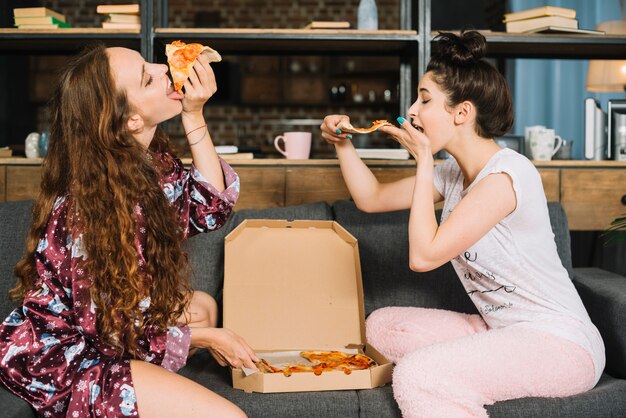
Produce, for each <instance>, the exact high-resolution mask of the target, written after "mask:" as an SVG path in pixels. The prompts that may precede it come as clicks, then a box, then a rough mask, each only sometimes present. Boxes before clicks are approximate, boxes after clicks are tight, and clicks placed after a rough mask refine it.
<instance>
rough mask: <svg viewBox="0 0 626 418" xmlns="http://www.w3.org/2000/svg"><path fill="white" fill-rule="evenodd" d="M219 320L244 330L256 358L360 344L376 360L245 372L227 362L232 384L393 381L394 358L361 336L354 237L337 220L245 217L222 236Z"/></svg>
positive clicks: (282, 387) (284, 387) (323, 385)
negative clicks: (347, 368)
mask: <svg viewBox="0 0 626 418" xmlns="http://www.w3.org/2000/svg"><path fill="white" fill-rule="evenodd" d="M224 327H226V328H229V329H231V330H233V331H234V332H236V333H237V334H239V335H240V336H242V337H243V338H244V339H245V340H246V341H247V342H248V344H250V346H251V347H252V348H253V349H254V350H255V352H256V353H257V355H258V356H260V357H261V358H270V359H271V358H272V356H273V355H278V356H281V355H282V354H289V353H284V352H292V353H294V352H295V353H296V354H299V352H300V351H306V350H320V351H333V350H336V351H343V352H346V353H349V354H354V353H355V352H357V351H358V352H360V353H363V354H366V355H367V356H369V357H370V358H372V359H373V360H375V361H376V362H377V363H378V365H377V366H373V367H371V368H369V369H365V370H353V371H352V372H351V373H350V374H346V373H344V372H343V371H338V370H334V371H324V372H322V374H321V375H315V374H314V373H311V372H304V373H293V374H291V375H290V376H285V375H284V374H283V373H260V372H257V373H252V374H248V375H247V374H246V372H244V370H242V369H232V377H233V387H234V388H236V389H243V390H244V391H246V392H261V393H271V392H301V391H320V390H339V389H369V388H374V387H377V386H383V385H385V384H386V383H388V382H390V381H391V374H392V367H393V365H392V364H391V363H390V362H389V361H388V360H387V359H385V358H384V357H383V356H382V355H381V354H380V353H378V352H376V350H375V349H374V348H373V347H371V346H368V345H367V344H366V341H365V310H364V306H363V287H362V282H361V266H360V262H359V249H358V246H357V240H356V238H354V237H353V236H352V235H350V233H349V232H348V231H346V230H345V229H344V228H343V227H341V226H340V225H339V224H338V223H337V222H333V221H286V220H246V221H244V222H243V223H242V224H241V225H239V226H238V227H237V228H235V229H234V230H233V231H232V232H231V233H230V234H229V235H228V236H226V243H225V262H224ZM301 360H302V359H301ZM270 363H271V360H270ZM248 372H249V371H248Z"/></svg>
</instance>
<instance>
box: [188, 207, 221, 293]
mask: <svg viewBox="0 0 626 418" xmlns="http://www.w3.org/2000/svg"><path fill="white" fill-rule="evenodd" d="M231 223H232V217H231V218H229V219H228V221H226V224H224V225H223V226H222V227H221V228H220V229H217V230H215V231H211V232H206V233H202V234H198V235H194V236H193V237H191V238H189V239H188V240H187V241H185V251H187V255H188V259H189V273H190V276H191V277H190V279H191V287H192V288H193V289H195V290H202V291H204V292H207V293H208V294H210V295H213V296H214V297H219V295H220V293H221V291H222V284H223V280H224V237H225V236H226V235H227V234H228V232H229V225H230V224H231Z"/></svg>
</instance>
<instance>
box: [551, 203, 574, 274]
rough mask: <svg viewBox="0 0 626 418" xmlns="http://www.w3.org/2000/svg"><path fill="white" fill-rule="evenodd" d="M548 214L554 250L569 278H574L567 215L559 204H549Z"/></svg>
mask: <svg viewBox="0 0 626 418" xmlns="http://www.w3.org/2000/svg"><path fill="white" fill-rule="evenodd" d="M548 214H549V215H550V224H551V225H552V232H553V233H554V241H555V242H556V250H557V252H558V253H559V257H560V258H561V263H563V267H565V268H566V269H567V272H568V273H569V277H574V269H573V267H572V246H571V239H570V234H569V224H568V223H567V215H566V214H565V210H564V209H563V206H561V204H560V203H556V202H549V203H548Z"/></svg>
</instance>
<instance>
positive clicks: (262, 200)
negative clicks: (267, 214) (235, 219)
mask: <svg viewBox="0 0 626 418" xmlns="http://www.w3.org/2000/svg"><path fill="white" fill-rule="evenodd" d="M235 171H236V172H237V174H239V181H240V182H241V192H240V194H239V199H238V200H237V203H236V204H235V210H241V209H264V208H275V207H279V206H284V205H285V169H284V168H282V167H277V168H274V167H258V168H257V167H235Z"/></svg>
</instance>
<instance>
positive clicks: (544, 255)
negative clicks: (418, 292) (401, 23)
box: [321, 31, 605, 417]
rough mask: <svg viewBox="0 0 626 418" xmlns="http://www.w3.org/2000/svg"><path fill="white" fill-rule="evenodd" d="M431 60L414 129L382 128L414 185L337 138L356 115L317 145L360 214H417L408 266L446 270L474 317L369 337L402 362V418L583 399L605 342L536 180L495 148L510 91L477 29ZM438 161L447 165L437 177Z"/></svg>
mask: <svg viewBox="0 0 626 418" xmlns="http://www.w3.org/2000/svg"><path fill="white" fill-rule="evenodd" d="M433 51H434V53H433V56H432V58H431V60H430V62H429V64H428V67H427V69H426V73H425V74H424V76H423V77H422V79H421V80H420V82H419V86H418V92H417V96H418V97H417V100H416V101H415V103H413V105H411V107H410V108H409V111H408V115H409V119H408V120H406V119H405V118H403V117H399V118H398V122H399V124H400V125H401V126H400V128H397V127H394V126H385V127H382V128H380V130H382V131H384V132H386V133H387V134H389V135H390V136H392V137H393V138H394V139H395V140H397V141H398V142H399V143H400V144H401V145H402V146H403V147H404V148H406V149H407V150H408V151H409V153H410V154H411V155H412V156H413V157H414V158H415V160H416V162H417V167H416V172H415V176H412V177H409V178H406V179H402V180H399V181H396V182H393V183H388V184H380V183H378V181H377V179H376V177H374V175H373V174H372V172H371V171H370V170H369V168H368V167H367V166H366V165H365V164H364V163H363V162H362V161H361V159H360V158H359V157H358V155H357V153H356V151H355V149H354V147H353V145H352V144H351V143H350V141H349V139H350V138H351V137H350V136H349V135H346V134H344V133H342V132H341V131H340V130H339V129H338V128H337V125H339V124H340V122H347V121H349V118H348V117H347V116H344V115H331V116H327V117H326V118H325V120H324V123H323V124H322V126H321V129H322V136H323V137H324V138H325V140H326V141H327V142H329V143H331V144H333V145H335V149H336V152H337V156H338V158H339V161H340V165H341V170H342V173H343V176H344V179H345V182H346V184H347V186H348V188H349V190H350V193H351V195H352V198H353V199H354V201H355V203H356V205H357V206H358V207H359V208H360V209H361V210H364V211H366V212H384V211H393V210H400V209H410V217H409V225H408V233H409V265H410V268H411V269H412V270H414V271H418V272H419V271H429V270H433V269H435V268H437V267H439V266H441V265H442V264H444V263H446V262H448V261H451V263H452V265H453V267H454V269H455V271H456V273H457V275H458V277H459V280H460V281H461V283H462V284H463V287H464V288H465V291H466V293H467V295H468V297H469V298H470V299H471V300H472V302H473V303H474V305H475V306H476V308H477V310H478V314H473V315H469V314H464V313H458V312H452V311H446V310H439V309H426V308H410V307H387V308H382V309H378V310H376V311H374V312H373V313H372V314H371V315H370V316H369V317H368V319H367V324H366V331H367V339H368V341H369V343H370V344H371V345H372V346H374V347H375V348H376V349H378V350H379V351H380V352H381V353H382V354H384V355H385V356H386V357H387V358H388V359H389V360H391V361H393V362H395V363H396V367H395V370H394V375H393V390H394V396H395V398H396V400H397V402H398V405H399V406H400V409H401V411H402V414H403V416H406V417H461V416H463V417H465V416H472V417H485V416H487V411H486V410H485V407H484V406H485V405H490V404H493V403H495V402H497V401H502V400H507V399H515V398H521V397H531V396H533V397H537V396H549V397H560V396H570V395H575V394H578V393H581V392H584V391H587V390H589V389H591V388H593V386H594V385H595V384H596V383H597V381H598V379H599V378H600V375H601V373H602V370H603V368H604V363H605V354H604V344H603V342H602V338H601V337H600V334H599V333H598V330H597V329H596V327H595V326H594V325H593V324H592V323H591V320H590V318H589V315H588V314H587V312H586V310H585V307H584V306H583V304H582V301H581V299H580V297H579V296H578V293H577V292H576V290H575V288H574V285H573V284H572V281H571V280H570V278H569V275H568V272H567V270H566V269H565V268H564V267H563V265H562V264H561V261H560V258H559V256H558V253H557V248H556V244H555V241H554V234H553V233H552V229H551V226H550V218H549V214H548V208H547V203H546V198H545V194H544V190H543V186H542V182H541V177H540V176H539V173H538V172H537V170H536V168H535V167H534V166H533V164H532V163H531V162H530V161H528V159H527V158H525V157H524V156H522V155H520V154H518V153H516V152H515V151H512V150H510V149H506V148H505V149H502V148H500V147H499V146H498V144H497V143H496V142H495V141H494V137H497V136H501V135H503V134H504V133H506V132H507V131H509V130H510V129H511V127H512V125H513V109H512V105H511V94H510V92H509V89H508V87H507V83H506V81H505V79H504V77H503V76H502V75H501V74H500V73H499V72H498V71H497V70H496V69H495V68H494V67H493V66H492V65H490V64H489V63H488V62H486V61H484V60H483V57H484V56H485V52H486V40H485V38H484V37H483V36H482V35H481V34H480V33H478V32H476V31H468V32H462V33H461V34H460V35H455V34H452V33H440V34H439V36H438V37H437V38H436V40H435V44H434V48H433ZM441 150H446V151H447V152H448V153H449V154H450V155H451V156H452V158H449V159H447V160H446V161H444V162H443V163H441V164H438V165H437V166H435V167H434V168H433V165H434V161H433V154H435V153H437V152H439V151H441ZM441 201H443V202H444V206H443V211H442V215H441V221H440V224H438V223H437V219H436V218H435V208H434V204H435V203H437V202H441ZM416 280H418V279H417V278H416Z"/></svg>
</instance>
